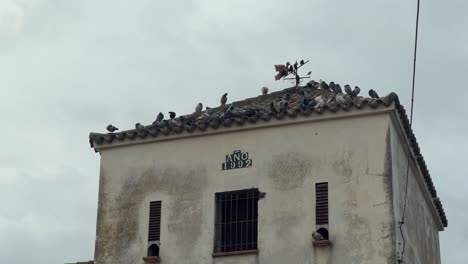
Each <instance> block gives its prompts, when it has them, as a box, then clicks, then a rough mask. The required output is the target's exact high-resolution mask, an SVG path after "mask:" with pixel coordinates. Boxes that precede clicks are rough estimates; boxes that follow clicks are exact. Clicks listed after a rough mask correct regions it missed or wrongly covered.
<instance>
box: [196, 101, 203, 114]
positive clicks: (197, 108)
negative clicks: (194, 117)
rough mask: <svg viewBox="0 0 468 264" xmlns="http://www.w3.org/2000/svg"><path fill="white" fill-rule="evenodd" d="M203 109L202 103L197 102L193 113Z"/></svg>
mask: <svg viewBox="0 0 468 264" xmlns="http://www.w3.org/2000/svg"><path fill="white" fill-rule="evenodd" d="M202 109H203V104H202V103H198V104H197V106H196V107H195V113H200V112H201V111H202Z"/></svg>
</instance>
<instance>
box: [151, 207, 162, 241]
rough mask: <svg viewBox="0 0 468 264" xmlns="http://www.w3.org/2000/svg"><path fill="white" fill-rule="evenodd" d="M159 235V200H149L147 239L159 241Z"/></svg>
mask: <svg viewBox="0 0 468 264" xmlns="http://www.w3.org/2000/svg"><path fill="white" fill-rule="evenodd" d="M160 237H161V201H154V202H150V213H149V229H148V241H159V240H160Z"/></svg>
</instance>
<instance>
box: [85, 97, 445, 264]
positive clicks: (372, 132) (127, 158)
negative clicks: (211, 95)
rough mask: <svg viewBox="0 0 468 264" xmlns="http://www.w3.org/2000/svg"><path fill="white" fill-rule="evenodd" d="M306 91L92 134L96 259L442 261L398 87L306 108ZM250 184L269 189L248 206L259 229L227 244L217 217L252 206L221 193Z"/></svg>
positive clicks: (435, 214) (432, 201)
mask: <svg viewBox="0 0 468 264" xmlns="http://www.w3.org/2000/svg"><path fill="white" fill-rule="evenodd" d="M301 89H304V88H298V89H287V90H284V91H280V92H277V93H273V94H270V95H264V96H259V97H258V98H252V99H247V100H244V101H241V102H235V103H234V105H236V106H237V107H239V108H241V109H246V108H249V107H250V106H252V105H257V106H258V105H268V103H270V102H271V100H272V99H274V98H275V97H278V96H282V95H284V94H285V93H289V94H291V95H292V98H291V99H288V100H290V103H289V106H288V108H287V109H286V111H285V112H274V109H272V110H271V111H270V112H269V113H268V111H267V110H266V111H265V112H266V114H265V113H262V112H261V111H260V110H258V108H257V110H256V111H254V112H255V113H254V114H252V113H251V114H247V112H246V114H245V116H242V115H241V116H239V115H236V116H233V117H227V116H223V117H221V118H219V119H217V120H210V121H206V120H202V119H200V117H201V116H203V113H199V114H194V115H193V116H191V117H190V118H194V120H196V121H195V122H194V123H190V122H188V123H185V124H181V125H178V124H176V123H174V124H175V125H171V124H170V123H168V125H167V126H163V127H158V126H151V127H149V126H148V127H146V128H145V129H142V130H141V129H140V130H139V131H137V130H131V131H124V132H121V133H109V134H95V133H92V134H91V135H90V142H91V145H92V147H93V148H94V149H95V150H96V151H98V152H99V153H100V155H101V169H100V186H99V206H98V219H97V228H96V247H95V260H94V261H95V263H97V264H108V263H113V264H116V263H122V264H124V263H125V264H129V263H144V262H145V261H147V262H151V261H153V262H154V261H158V262H160V263H178V264H181V263H360V264H363V263H372V264H375V263H397V260H398V259H399V258H401V257H403V258H404V260H405V261H406V263H412V264H417V263H420V264H433V263H434V264H437V263H440V254H439V238H438V232H439V231H441V230H443V229H444V227H445V226H446V225H447V220H446V218H445V214H444V211H443V209H442V206H441V204H440V201H439V200H438V198H437V195H436V193H435V189H434V186H433V185H432V182H431V180H430V176H429V175H428V172H427V168H426V167H425V164H424V161H423V159H422V156H421V155H420V153H419V148H418V147H417V143H416V141H415V138H414V136H413V135H412V132H411V129H410V128H409V127H408V122H407V119H406V115H405V113H404V110H403V108H402V107H401V105H400V104H399V101H398V98H397V97H396V95H394V94H391V95H389V96H387V97H384V98H380V99H370V98H363V97H353V98H352V97H349V96H348V97H347V98H346V99H347V100H348V103H349V105H339V104H336V103H335V105H333V103H334V102H333V100H326V101H327V104H325V105H324V106H323V107H321V108H317V107H316V108H314V107H311V108H310V109H307V108H306V107H302V108H301V106H300V105H299V103H298V102H301V96H303V95H302V93H301V91H300V90H301ZM313 92H314V93H316V94H315V95H316V96H323V97H324V98H334V96H335V94H334V93H332V92H328V91H327V92H325V91H313ZM226 107H227V106H226ZM226 107H220V108H218V109H215V110H212V111H217V112H223V111H224V112H226ZM249 109H253V108H252V107H251V108H249ZM265 109H266V108H265ZM197 117H198V118H197ZM236 150H240V151H241V152H242V153H244V155H247V153H248V160H250V163H249V164H247V163H244V162H245V160H247V159H241V160H242V162H240V161H239V160H237V159H236V160H234V162H239V163H238V164H240V165H237V163H236V164H235V163H232V164H231V163H230V162H231V160H229V157H226V156H227V155H230V154H233V152H234V151H236ZM245 157H246V156H245ZM225 162H228V163H227V164H224V165H223V163H225ZM408 162H409V166H408ZM232 166H234V167H236V166H237V167H243V168H235V169H234V168H233V169H229V168H231V167H232ZM244 166H245V167H244ZM407 169H408V171H409V174H408V186H407V188H408V190H409V191H408V192H405V190H406V170H407ZM318 183H327V186H328V187H327V188H328V189H327V191H328V196H327V199H328V203H327V204H326V206H327V211H326V214H327V220H328V221H327V229H328V232H329V238H328V239H324V240H326V243H322V244H320V243H314V239H313V237H312V234H313V232H314V231H316V230H317V226H316V219H317V215H316V214H318V211H317V210H316V206H319V205H318V204H317V203H316V199H318V198H317V197H318V196H317V194H316V190H317V189H316V187H317V184H318ZM252 188H253V189H255V190H258V193H259V194H260V195H259V196H258V197H257V199H258V201H257V200H255V201H256V204H255V207H251V208H250V209H247V210H255V212H254V217H255V221H256V222H255V228H256V229H252V230H247V231H246V233H245V234H247V233H249V234H250V233H255V234H254V235H255V237H254V238H252V239H254V240H255V244H254V245H253V244H252V245H253V246H251V247H249V250H242V249H243V246H241V248H240V250H225V249H221V250H219V248H218V247H217V243H218V242H219V241H218V238H219V236H220V233H222V236H230V235H231V233H229V234H228V233H226V232H224V233H223V231H222V230H221V229H219V228H217V227H216V226H217V223H218V220H219V218H220V217H221V218H223V217H226V215H227V214H226V213H225V212H224V213H223V212H220V211H223V210H224V211H226V208H230V209H229V210H234V211H236V210H237V211H238V210H244V209H242V208H240V209H239V206H240V203H239V204H238V205H237V207H236V208H235V209H233V208H234V207H227V203H226V205H223V206H224V207H219V206H218V203H217V201H218V200H217V199H218V198H217V197H218V196H217V194H219V193H222V192H228V191H238V190H252ZM405 193H407V202H406V211H405V224H404V225H403V226H402V228H401V230H402V233H401V232H400V228H399V226H400V224H399V222H400V220H401V217H402V215H403V207H404V204H405V202H404V201H405ZM152 201H161V207H160V210H159V209H158V217H159V218H158V223H157V224H158V231H157V232H158V239H159V240H158V246H159V252H158V253H157V256H158V258H152V259H150V258H146V259H145V260H143V258H144V257H146V256H147V255H148V252H149V251H148V247H149V241H148V233H149V232H150V231H149V219H150V217H151V216H150V202H152ZM257 203H258V206H257ZM320 206H322V207H323V204H321V205H320ZM220 208H221V209H220ZM222 208H224V209H222ZM220 214H222V215H223V216H219V215H220ZM239 217H241V216H239ZM236 218H237V216H236ZM220 223H221V224H223V223H224V222H222V221H221V222H220ZM225 227H226V226H225V225H224V228H225ZM237 227H240V228H241V229H242V228H243V227H244V225H242V224H240V225H236V228H237ZM220 230H221V231H220ZM236 230H237V229H236ZM236 232H237V231H236ZM236 232H234V231H232V234H233V235H236V239H234V238H231V240H230V241H231V242H232V241H243V240H242V238H241V239H239V238H237V234H239V235H240V236H242V235H243V234H244V233H242V232H237V233H236ZM249 239H251V238H249ZM217 241H218V242H217ZM223 241H224V242H223V243H227V242H226V241H227V240H226V239H225V240H223ZM249 241H250V240H249ZM403 241H404V242H403ZM403 244H404V245H403ZM403 246H404V251H403V256H402V250H403Z"/></svg>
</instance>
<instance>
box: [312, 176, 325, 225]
mask: <svg viewBox="0 0 468 264" xmlns="http://www.w3.org/2000/svg"><path fill="white" fill-rule="evenodd" d="M315 224H316V225H327V224H328V183H327V182H322V183H317V184H315Z"/></svg>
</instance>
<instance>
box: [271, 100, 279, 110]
mask: <svg viewBox="0 0 468 264" xmlns="http://www.w3.org/2000/svg"><path fill="white" fill-rule="evenodd" d="M276 104H277V103H276V101H271V103H270V111H271V112H273V113H276V112H277V110H276V109H277V108H278V107H277V105H276Z"/></svg>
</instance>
